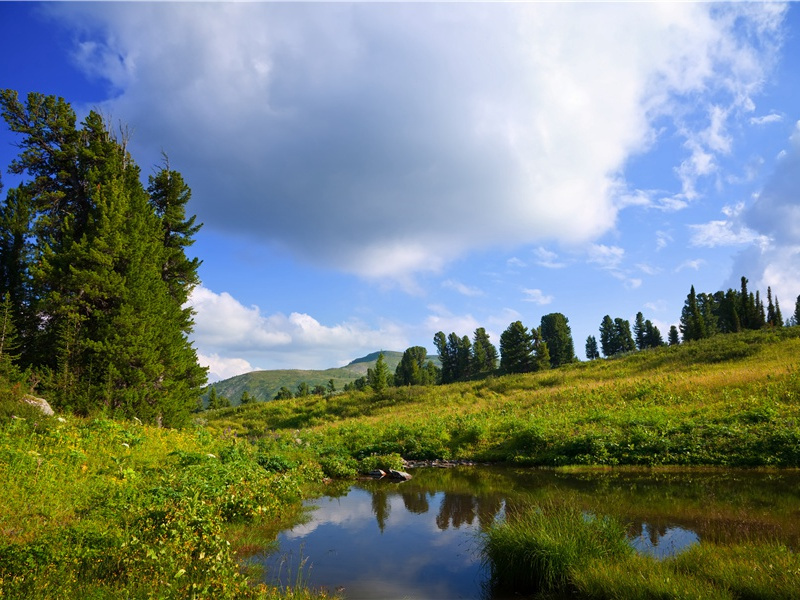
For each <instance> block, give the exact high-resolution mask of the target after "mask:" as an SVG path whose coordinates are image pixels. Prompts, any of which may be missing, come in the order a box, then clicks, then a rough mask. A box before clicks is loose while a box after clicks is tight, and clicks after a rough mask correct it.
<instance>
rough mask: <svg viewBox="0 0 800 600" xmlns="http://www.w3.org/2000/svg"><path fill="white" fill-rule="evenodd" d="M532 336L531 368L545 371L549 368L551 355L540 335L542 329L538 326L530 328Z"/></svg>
mask: <svg viewBox="0 0 800 600" xmlns="http://www.w3.org/2000/svg"><path fill="white" fill-rule="evenodd" d="M531 337H532V338H533V362H532V370H534V371H546V370H548V369H550V368H551V365H552V357H551V355H550V348H549V346H548V345H547V342H546V341H545V340H544V338H543V337H542V330H541V329H540V328H538V327H536V328H535V329H531Z"/></svg>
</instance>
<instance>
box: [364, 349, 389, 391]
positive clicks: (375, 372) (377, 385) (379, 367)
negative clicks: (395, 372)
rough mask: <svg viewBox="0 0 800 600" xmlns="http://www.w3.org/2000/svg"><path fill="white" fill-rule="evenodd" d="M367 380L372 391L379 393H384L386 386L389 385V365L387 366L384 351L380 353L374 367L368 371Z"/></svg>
mask: <svg viewBox="0 0 800 600" xmlns="http://www.w3.org/2000/svg"><path fill="white" fill-rule="evenodd" d="M367 382H368V384H369V387H371V388H372V391H373V392H375V393H376V394H377V395H381V394H383V392H384V391H385V390H386V387H387V386H388V385H389V367H387V366H386V360H385V359H384V358H383V352H381V353H380V354H378V360H377V362H376V363H375V368H374V369H369V370H368V371H367Z"/></svg>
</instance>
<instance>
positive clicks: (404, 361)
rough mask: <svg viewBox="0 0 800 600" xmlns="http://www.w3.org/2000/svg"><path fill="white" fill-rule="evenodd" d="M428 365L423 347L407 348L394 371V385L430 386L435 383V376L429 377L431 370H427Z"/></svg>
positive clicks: (426, 352) (426, 354) (426, 353)
mask: <svg viewBox="0 0 800 600" xmlns="http://www.w3.org/2000/svg"><path fill="white" fill-rule="evenodd" d="M429 363H430V361H429V360H428V351H427V350H426V349H425V348H424V347H422V346H412V347H410V348H407V349H406V350H405V352H403V357H402V358H401V359H400V362H399V363H398V364H397V368H396V369H395V372H394V384H395V385H397V386H404V385H432V384H434V383H436V378H435V376H433V377H432V376H431V370H430V369H429V368H428V367H429ZM431 366H432V365H431Z"/></svg>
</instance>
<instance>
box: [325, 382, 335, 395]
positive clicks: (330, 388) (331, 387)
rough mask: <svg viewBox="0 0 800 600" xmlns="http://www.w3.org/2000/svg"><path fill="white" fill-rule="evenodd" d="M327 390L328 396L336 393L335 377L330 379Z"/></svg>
mask: <svg viewBox="0 0 800 600" xmlns="http://www.w3.org/2000/svg"><path fill="white" fill-rule="evenodd" d="M326 391H327V392H328V396H333V395H334V394H335V393H336V382H335V381H334V380H333V379H328V385H327V388H326Z"/></svg>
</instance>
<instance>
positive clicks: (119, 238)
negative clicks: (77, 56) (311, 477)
mask: <svg viewBox="0 0 800 600" xmlns="http://www.w3.org/2000/svg"><path fill="white" fill-rule="evenodd" d="M0 107H2V111H3V117H4V118H5V120H6V122H7V123H8V124H9V127H10V128H11V130H12V131H14V132H17V133H19V134H21V135H22V140H21V142H20V143H19V147H20V148H21V154H20V156H19V158H18V159H17V160H15V161H14V162H13V163H12V165H11V168H10V169H11V171H12V172H14V173H15V174H18V175H27V176H28V180H27V181H26V182H24V183H22V184H20V186H19V187H18V188H17V190H16V192H15V194H14V195H9V198H10V200H11V201H10V200H7V201H6V203H5V205H4V207H3V211H2V215H0V216H2V218H3V219H6V220H8V219H10V218H11V217H14V218H16V219H18V220H19V222H15V224H14V230H13V231H11V233H12V234H13V235H11V234H9V235H4V236H3V239H2V240H0V244H2V245H3V247H4V249H5V248H12V249H13V252H11V254H13V261H12V260H8V261H7V262H5V263H4V266H3V271H2V273H3V278H4V279H3V281H4V283H3V285H4V286H6V287H10V288H14V289H16V290H18V292H17V293H18V294H19V296H20V297H21V300H22V302H21V303H22V305H23V312H24V314H25V315H27V318H26V319H23V320H22V321H21V322H22V323H24V329H25V332H24V335H23V339H24V342H25V346H26V348H25V354H26V357H27V361H28V362H29V364H31V365H32V366H33V367H35V368H43V369H46V370H48V371H49V372H50V373H53V377H52V378H50V379H49V383H48V384H47V385H49V386H50V392H52V393H54V394H55V398H54V400H56V401H57V403H60V404H61V406H62V407H63V408H71V409H72V410H74V411H76V412H78V413H81V414H89V413H92V412H94V411H97V410H98V409H100V408H101V407H105V408H106V409H107V410H110V411H111V412H113V413H114V414H119V415H121V416H128V417H131V416H137V417H139V418H141V419H143V420H147V421H150V422H155V423H163V424H166V425H181V424H182V423H184V422H185V420H186V419H187V417H188V415H189V412H190V411H191V410H192V409H193V408H194V407H195V405H196V399H197V396H198V393H199V389H200V387H201V386H202V385H203V384H204V383H205V376H206V370H205V369H203V368H201V367H200V366H199V365H198V364H197V356H196V352H195V350H194V348H193V347H192V345H191V343H190V342H189V340H188V334H189V333H190V332H191V326H192V322H191V311H190V310H189V309H187V308H184V306H183V304H184V302H185V300H186V298H187V297H188V292H189V290H190V288H191V286H192V285H195V284H196V282H197V279H196V272H195V274H194V276H193V277H194V278H192V277H191V269H192V268H194V269H195V271H196V265H197V264H198V263H197V262H196V261H189V260H188V259H186V260H187V263H188V265H189V266H188V267H186V265H184V267H186V268H185V269H184V274H186V273H188V275H187V276H186V277H183V278H182V279H179V278H178V277H177V276H172V275H169V276H165V267H164V266H165V265H166V264H170V261H171V260H172V259H174V258H175V257H176V256H177V255H178V254H180V253H182V252H183V248H184V247H186V246H188V245H189V244H190V242H191V236H192V235H193V234H194V233H195V232H196V231H197V229H196V228H195V227H194V225H193V219H188V220H187V219H185V218H184V216H183V215H184V213H183V212H181V211H180V210H178V212H177V213H176V211H175V210H167V211H165V212H164V213H163V214H160V213H158V212H157V207H156V206H155V205H154V204H151V203H150V198H149V197H148V194H147V192H146V191H145V190H144V188H143V186H142V184H141V181H140V172H139V169H138V167H137V166H136V165H135V164H134V163H133V161H132V159H131V157H130V156H129V155H128V153H127V151H126V143H127V140H122V141H119V140H117V139H116V138H115V137H114V135H112V133H111V132H110V131H109V129H108V128H107V126H106V124H105V123H104V122H103V119H102V118H101V117H100V115H98V114H97V113H95V112H90V113H89V115H88V116H87V117H86V119H85V120H84V121H83V123H81V126H80V129H78V128H77V127H76V118H75V114H74V112H73V111H72V109H71V107H70V106H69V105H68V104H67V103H66V102H64V101H63V99H56V98H54V97H47V96H42V95H41V94H30V95H29V96H28V99H27V103H26V104H23V103H22V102H21V101H19V99H18V97H17V94H16V93H15V92H13V91H10V90H5V91H3V92H0ZM184 191H185V190H184ZM183 197H185V198H188V196H186V195H185V194H184V196H183ZM173 204H175V205H180V208H181V210H182V207H183V205H182V204H180V202H179V201H176V202H174V203H173ZM167 213H169V215H170V216H166V215H167ZM178 213H179V214H178ZM176 214H178V216H176ZM26 219H27V222H24V221H25V220H26ZM167 221H169V222H170V223H172V224H173V225H175V224H177V229H176V228H175V227H173V231H177V230H180V232H179V234H178V235H179V237H180V236H183V237H181V238H180V240H179V242H176V243H177V247H176V243H173V242H175V240H176V239H178V238H176V237H175V236H165V233H164V228H165V223H166V222H167ZM181 223H182V224H183V228H181ZM19 232H25V233H24V235H23V239H24V243H23V244H22V245H20V243H19V239H20V238H19ZM25 244H27V246H26V245H25ZM176 248H177V249H176ZM3 258H4V260H5V259H7V255H6V253H5V252H4V254H3ZM184 258H185V256H184ZM9 265H10V266H9ZM15 282H16V283H15ZM9 291H11V290H9ZM12 293H14V292H12Z"/></svg>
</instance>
